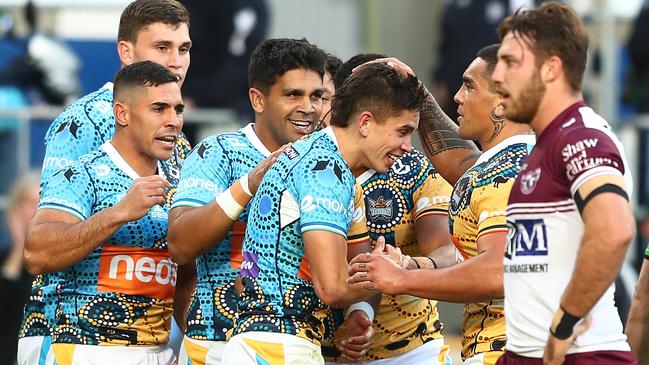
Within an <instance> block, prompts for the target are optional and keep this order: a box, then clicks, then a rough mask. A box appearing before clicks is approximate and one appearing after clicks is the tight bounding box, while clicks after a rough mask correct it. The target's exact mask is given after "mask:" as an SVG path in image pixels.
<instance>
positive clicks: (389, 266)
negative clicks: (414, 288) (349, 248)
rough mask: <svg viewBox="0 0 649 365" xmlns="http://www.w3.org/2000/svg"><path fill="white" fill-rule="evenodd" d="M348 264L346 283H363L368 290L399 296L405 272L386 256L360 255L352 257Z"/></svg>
mask: <svg viewBox="0 0 649 365" xmlns="http://www.w3.org/2000/svg"><path fill="white" fill-rule="evenodd" d="M350 264H351V266H350V267H349V278H348V279H347V283H349V284H356V283H363V284H364V285H363V287H364V288H365V289H368V290H378V291H380V292H383V293H386V294H390V295H396V294H401V290H402V289H403V282H404V275H406V274H407V271H406V270H405V269H403V268H401V266H400V265H399V264H397V263H396V262H394V261H393V260H392V259H391V258H389V257H388V256H387V255H384V254H377V253H362V254H359V255H357V256H356V257H354V258H353V259H352V261H351V263H350Z"/></svg>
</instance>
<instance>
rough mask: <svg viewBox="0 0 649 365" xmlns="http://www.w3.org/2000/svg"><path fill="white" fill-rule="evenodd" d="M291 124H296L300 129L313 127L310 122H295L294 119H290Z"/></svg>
mask: <svg viewBox="0 0 649 365" xmlns="http://www.w3.org/2000/svg"><path fill="white" fill-rule="evenodd" d="M289 122H291V123H293V124H295V125H296V126H298V127H303V128H306V127H309V126H310V125H311V122H310V121H302V120H293V119H289Z"/></svg>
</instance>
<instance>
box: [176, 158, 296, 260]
mask: <svg viewBox="0 0 649 365" xmlns="http://www.w3.org/2000/svg"><path fill="white" fill-rule="evenodd" d="M282 151H283V149H280V150H277V151H275V152H274V153H272V154H271V155H270V156H268V157H267V158H265V159H264V160H263V161H262V162H261V163H259V165H257V167H255V168H254V169H253V170H252V171H251V172H250V173H248V174H247V175H246V176H244V177H243V178H241V179H239V180H237V181H235V182H234V184H232V185H231V186H230V187H229V188H228V189H226V190H225V191H224V192H222V193H221V194H220V195H219V196H218V197H217V198H216V199H215V200H212V201H211V202H210V203H208V204H206V205H203V206H200V207H192V206H174V207H173V208H172V209H171V211H170V212H169V232H168V235H167V239H168V243H169V253H170V255H171V257H173V258H174V261H176V262H177V263H178V264H179V265H184V264H187V263H189V262H191V261H192V260H194V259H195V258H196V257H198V256H200V255H202V254H203V253H205V252H207V251H208V250H209V249H210V248H211V247H212V246H214V245H215V244H217V243H218V242H221V241H222V240H223V239H224V238H225V236H226V235H227V233H228V232H229V231H230V230H231V229H232V227H233V226H234V223H235V222H236V221H237V220H238V219H239V215H240V214H241V213H242V212H243V211H244V209H245V207H246V206H247V205H248V203H249V202H250V200H251V199H252V197H253V195H254V193H255V192H256V191H257V188H258V187H259V184H260V183H261V179H262V177H263V176H264V174H265V173H266V171H267V170H268V168H269V167H270V166H271V165H272V164H273V162H275V160H276V159H277V156H278V155H279V154H280V153H281V152H282Z"/></svg>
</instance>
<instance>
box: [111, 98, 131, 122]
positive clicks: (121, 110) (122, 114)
mask: <svg viewBox="0 0 649 365" xmlns="http://www.w3.org/2000/svg"><path fill="white" fill-rule="evenodd" d="M113 115H115V123H117V124H118V125H120V126H122V127H126V126H128V122H129V113H128V106H127V105H126V104H123V103H121V102H119V101H115V105H113Z"/></svg>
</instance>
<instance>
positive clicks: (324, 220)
mask: <svg viewBox="0 0 649 365" xmlns="http://www.w3.org/2000/svg"><path fill="white" fill-rule="evenodd" d="M320 157H321V158H320V159H316V158H309V159H303V160H302V161H300V163H298V165H296V166H295V168H294V169H293V172H292V173H291V175H290V176H289V179H292V184H290V183H289V185H293V186H294V190H295V195H294V196H296V197H297V201H298V202H299V207H300V231H301V233H302V234H304V233H305V232H309V231H329V232H333V233H335V234H338V235H340V236H343V237H345V239H347V229H348V228H349V224H350V221H351V218H352V212H353V209H354V181H353V177H352V176H351V174H350V173H349V172H345V170H346V169H347V167H346V166H345V165H344V162H343V161H342V160H340V159H334V158H331V157H324V156H320Z"/></svg>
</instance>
